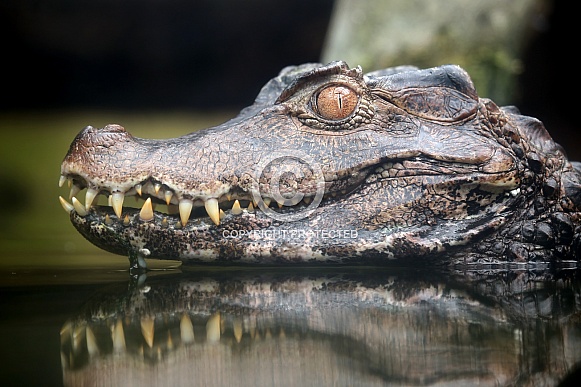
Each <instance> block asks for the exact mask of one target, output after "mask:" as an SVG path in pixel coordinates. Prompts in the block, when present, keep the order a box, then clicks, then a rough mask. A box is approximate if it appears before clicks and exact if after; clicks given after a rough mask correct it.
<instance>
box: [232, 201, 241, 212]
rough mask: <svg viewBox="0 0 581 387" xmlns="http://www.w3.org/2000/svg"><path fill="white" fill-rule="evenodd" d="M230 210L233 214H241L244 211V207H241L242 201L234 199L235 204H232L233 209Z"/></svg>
mask: <svg viewBox="0 0 581 387" xmlns="http://www.w3.org/2000/svg"><path fill="white" fill-rule="evenodd" d="M230 212H231V213H232V214H233V215H240V214H241V213H242V208H241V207H240V202H239V201H238V200H235V201H234V205H232V210H230Z"/></svg>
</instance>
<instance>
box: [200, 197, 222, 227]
mask: <svg viewBox="0 0 581 387" xmlns="http://www.w3.org/2000/svg"><path fill="white" fill-rule="evenodd" d="M204 207H206V212H207V213H208V215H210V219H212V222H214V224H215V225H216V226H218V225H220V208H219V207H218V199H215V198H211V199H208V200H206V202H205V203H204Z"/></svg>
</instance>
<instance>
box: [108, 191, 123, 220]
mask: <svg viewBox="0 0 581 387" xmlns="http://www.w3.org/2000/svg"><path fill="white" fill-rule="evenodd" d="M123 199H125V194H123V192H119V191H116V192H113V193H112V194H111V206H112V207H113V211H115V215H117V217H118V218H121V212H123Z"/></svg>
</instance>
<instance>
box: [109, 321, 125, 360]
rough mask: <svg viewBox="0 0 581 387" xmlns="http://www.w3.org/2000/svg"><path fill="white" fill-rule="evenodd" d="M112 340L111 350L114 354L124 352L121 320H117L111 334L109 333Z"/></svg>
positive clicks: (123, 334)
mask: <svg viewBox="0 0 581 387" xmlns="http://www.w3.org/2000/svg"><path fill="white" fill-rule="evenodd" d="M111 336H112V338H113V349H114V351H115V352H117V353H119V352H125V349H126V346H125V333H124V332H123V323H122V322H121V319H119V320H117V323H116V324H115V327H114V328H113V332H111Z"/></svg>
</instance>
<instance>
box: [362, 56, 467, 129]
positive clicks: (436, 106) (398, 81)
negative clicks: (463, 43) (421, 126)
mask: <svg viewBox="0 0 581 387" xmlns="http://www.w3.org/2000/svg"><path fill="white" fill-rule="evenodd" d="M368 86H369V88H370V89H371V92H372V93H373V94H374V95H376V96H378V97H379V98H382V99H384V100H386V101H388V102H390V103H393V104H394V105H396V106H398V107H400V108H402V109H403V110H405V111H407V112H408V113H410V114H413V115H416V116H419V117H422V118H426V119H431V120H436V121H443V122H454V121H458V120H462V119H465V118H467V117H470V116H471V115H473V114H475V113H476V109H477V108H478V94H477V93H476V89H475V88H474V84H473V83H472V80H471V79H470V76H469V75H468V74H467V73H466V71H464V70H463V69H462V68H460V67H459V66H454V65H446V66H441V67H435V68H431V69H426V70H418V71H404V72H399V73H396V74H394V75H391V76H387V77H381V78H379V77H378V78H372V79H370V81H369V83H368Z"/></svg>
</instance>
